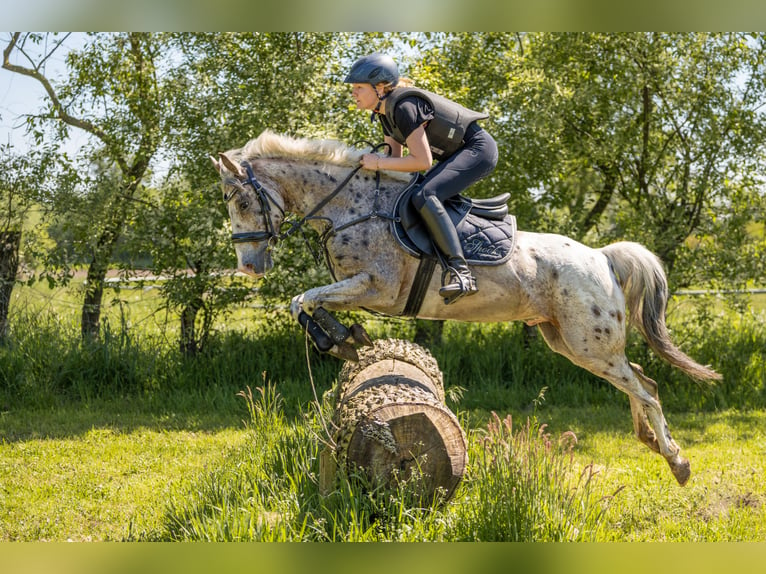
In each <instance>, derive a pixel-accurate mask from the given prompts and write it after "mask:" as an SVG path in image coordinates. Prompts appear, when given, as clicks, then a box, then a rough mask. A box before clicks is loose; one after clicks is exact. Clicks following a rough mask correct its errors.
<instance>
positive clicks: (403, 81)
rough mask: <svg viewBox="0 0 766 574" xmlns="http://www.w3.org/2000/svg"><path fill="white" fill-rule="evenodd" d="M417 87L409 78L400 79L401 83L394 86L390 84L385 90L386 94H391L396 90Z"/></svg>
mask: <svg viewBox="0 0 766 574" xmlns="http://www.w3.org/2000/svg"><path fill="white" fill-rule="evenodd" d="M414 85H415V82H413V81H412V80H411V79H409V78H399V81H398V82H397V83H396V84H395V85H394V84H388V85H387V86H385V87H384V88H383V93H384V94H390V93H391V92H393V91H394V90H395V89H396V88H409V87H412V86H414Z"/></svg>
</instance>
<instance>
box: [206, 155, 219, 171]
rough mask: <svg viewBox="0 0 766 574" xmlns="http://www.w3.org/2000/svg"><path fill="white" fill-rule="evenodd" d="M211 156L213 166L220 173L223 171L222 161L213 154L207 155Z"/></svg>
mask: <svg viewBox="0 0 766 574" xmlns="http://www.w3.org/2000/svg"><path fill="white" fill-rule="evenodd" d="M207 157H209V158H210V161H212V162H213V167H214V168H215V170H216V171H217V172H218V173H221V162H219V161H218V160H217V159H215V158H214V157H213V156H212V155H209V156H207Z"/></svg>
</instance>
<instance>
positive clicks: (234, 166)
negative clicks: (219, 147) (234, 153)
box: [218, 152, 245, 177]
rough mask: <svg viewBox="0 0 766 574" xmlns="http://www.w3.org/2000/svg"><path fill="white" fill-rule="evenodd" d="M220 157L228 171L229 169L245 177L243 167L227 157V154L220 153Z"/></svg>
mask: <svg viewBox="0 0 766 574" xmlns="http://www.w3.org/2000/svg"><path fill="white" fill-rule="evenodd" d="M218 157H220V158H221V163H222V164H223V165H224V167H225V168H226V169H228V170H229V171H230V172H232V173H234V174H236V175H238V176H240V177H244V176H245V172H244V170H243V169H242V166H240V165H237V164H235V163H234V162H233V161H231V159H229V156H227V155H226V154H225V153H223V152H220V153H219V154H218Z"/></svg>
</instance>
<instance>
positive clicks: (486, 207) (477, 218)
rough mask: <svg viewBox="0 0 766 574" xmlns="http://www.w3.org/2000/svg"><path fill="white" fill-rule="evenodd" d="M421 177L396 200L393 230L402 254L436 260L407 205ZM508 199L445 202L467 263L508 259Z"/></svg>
mask: <svg viewBox="0 0 766 574" xmlns="http://www.w3.org/2000/svg"><path fill="white" fill-rule="evenodd" d="M421 177H422V176H420V174H418V175H416V176H415V177H414V178H413V179H412V180H411V181H410V183H409V184H408V186H407V187H406V188H405V190H404V191H403V192H402V193H401V194H400V195H399V197H398V198H397V200H396V204H395V206H394V215H395V219H394V221H393V222H392V229H393V233H394V236H395V237H396V239H397V241H398V242H399V244H400V245H401V246H402V247H403V248H404V249H405V251H407V252H409V253H411V254H412V255H415V256H417V257H423V256H426V257H436V251H435V248H434V245H433V242H432V240H431V236H430V234H429V232H428V229H427V228H426V226H425V225H424V224H423V221H422V219H421V218H420V215H419V214H418V212H417V210H416V209H415V207H414V206H413V205H412V202H411V201H410V200H411V197H412V194H413V193H414V191H415V189H416V188H417V184H418V183H419V182H420V179H421ZM508 198H510V194H509V193H504V194H502V195H499V196H497V197H493V198H489V199H481V200H473V199H469V198H467V197H464V196H462V195H458V196H455V197H453V198H450V199H449V200H447V201H445V202H444V207H445V209H446V210H447V213H448V214H449V216H450V219H452V222H453V224H454V225H455V228H456V229H457V232H458V236H459V237H460V242H461V244H462V245H463V251H464V255H465V257H466V262H467V263H469V264H472V265H499V264H501V263H504V262H505V261H507V260H508V258H509V257H510V256H511V250H512V247H513V242H514V239H515V232H516V218H515V217H513V216H512V215H510V216H509V215H508V205H507V201H508Z"/></svg>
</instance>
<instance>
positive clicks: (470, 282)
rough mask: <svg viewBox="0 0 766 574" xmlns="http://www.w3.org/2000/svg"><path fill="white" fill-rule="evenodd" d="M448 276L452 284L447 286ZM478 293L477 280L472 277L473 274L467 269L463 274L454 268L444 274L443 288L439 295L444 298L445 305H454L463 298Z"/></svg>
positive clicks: (446, 270)
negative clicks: (446, 279)
mask: <svg viewBox="0 0 766 574" xmlns="http://www.w3.org/2000/svg"><path fill="white" fill-rule="evenodd" d="M447 274H449V275H450V282H449V283H447V284H446V285H445V283H444V279H445V277H446V276H447ZM477 291H478V288H477V287H476V279H474V277H473V275H471V272H470V271H468V269H465V270H464V271H463V272H462V273H461V271H459V270H457V269H455V268H454V267H449V268H448V269H445V270H444V272H443V273H442V288H441V289H439V295H441V296H442V297H444V304H445V305H449V304H450V303H454V302H455V301H457V300H458V299H460V298H461V297H466V296H468V295H473V294H474V293H476V292H477Z"/></svg>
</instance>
